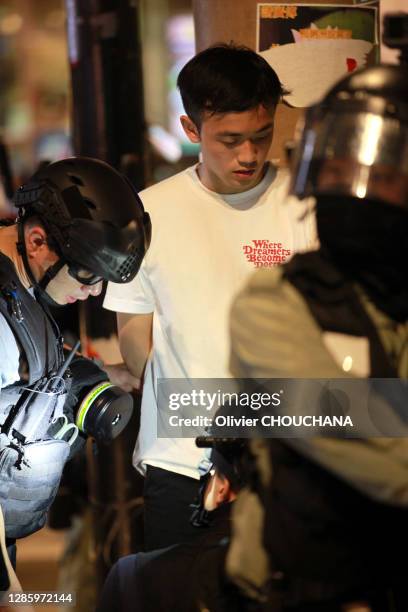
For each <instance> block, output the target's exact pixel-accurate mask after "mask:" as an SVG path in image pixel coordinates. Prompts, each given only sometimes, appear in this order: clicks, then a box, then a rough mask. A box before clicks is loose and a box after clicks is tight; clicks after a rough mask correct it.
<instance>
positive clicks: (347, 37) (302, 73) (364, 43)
mask: <svg viewBox="0 0 408 612" xmlns="http://www.w3.org/2000/svg"><path fill="white" fill-rule="evenodd" d="M378 10H379V0H368V1H367V2H365V1H362V2H359V3H358V4H357V3H356V4H355V5H352V6H351V5H341V4H338V5H333V4H331V5H323V4H288V5H285V4H282V3H276V2H267V3H260V4H258V7H257V51H258V53H260V55H262V56H263V57H264V58H265V59H266V60H267V62H268V63H269V64H270V65H271V66H272V67H273V68H274V70H275V71H276V73H277V74H278V76H279V79H280V81H281V83H282V84H283V86H284V87H285V89H286V90H287V91H288V92H289V93H288V94H287V95H286V96H285V97H284V99H285V102H287V103H288V104H290V105H291V106H295V107H300V108H303V107H306V106H310V105H311V104H314V103H315V102H317V101H318V100H319V99H321V97H322V96H323V95H324V94H325V92H326V91H327V90H328V89H329V88H330V87H331V86H332V85H333V84H334V83H335V82H336V81H338V80H339V79H340V78H342V77H343V76H346V75H347V74H348V73H350V72H353V71H354V70H357V69H358V68H363V67H364V66H366V65H369V64H373V63H376V62H377V61H378V60H379V16H378Z"/></svg>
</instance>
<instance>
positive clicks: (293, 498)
mask: <svg viewBox="0 0 408 612" xmlns="http://www.w3.org/2000/svg"><path fill="white" fill-rule="evenodd" d="M405 19H406V16H405ZM407 100H408V70H407V66H406V65H401V66H397V65H395V66H392V65H379V66H375V67H371V68H367V69H364V70H360V71H357V72H355V73H353V74H351V75H349V76H347V77H346V78H344V79H343V80H341V81H340V82H339V83H338V84H336V85H335V86H334V87H333V88H332V89H331V90H330V91H329V92H328V94H327V95H326V96H325V98H324V99H323V101H322V102H321V103H320V104H318V105H317V106H316V107H314V108H312V109H311V110H310V111H309V112H308V113H307V114H306V119H305V123H304V126H303V129H302V130H301V131H300V133H299V138H298V142H297V150H296V151H295V154H294V163H293V169H292V183H291V191H292V193H293V194H295V195H297V196H298V197H300V198H306V197H309V196H312V197H314V198H315V202H316V205H315V212H316V219H317V228H318V235H319V239H320V243H321V248H320V249H319V250H318V251H314V252H311V253H306V254H301V255H296V256H295V257H294V258H293V260H292V261H291V262H290V263H289V264H288V265H286V266H283V267H282V268H280V269H277V270H273V271H270V272H266V273H263V274H262V275H261V274H256V275H255V276H254V277H253V279H252V280H251V282H250V284H249V285H248V287H247V288H246V289H245V290H244V292H243V293H242V294H241V295H240V296H239V297H238V299H237V301H236V303H235V306H234V308H233V312H232V364H233V373H234V374H235V375H236V376H237V377H240V378H252V379H256V378H264V379H267V378H270V379H272V378H275V377H276V378H284V377H288V378H324V379H330V378H344V377H347V376H351V375H353V374H354V375H355V376H358V375H360V376H367V377H369V378H387V377H390V378H402V379H404V378H405V379H406V378H407V377H408V353H407V347H408V344H407V338H408V276H407V272H406V262H407V260H408V247H407V245H408V242H407V235H408V105H407ZM329 340H330V341H329ZM334 340H335V341H336V342H337V344H336V345H335V344H334ZM341 340H343V342H342V343H341V342H340V341H341ZM346 358H348V359H347V360H346V361H345V359H346ZM357 366H358V368H357ZM354 367H356V369H355V370H354V371H353V368H354ZM350 368H351V369H350ZM363 370H364V371H363ZM404 389H405V391H404ZM395 391H396V393H395V397H390V396H385V397H379V401H382V402H383V403H382V405H383V406H387V407H388V410H389V414H390V415H391V414H392V413H394V414H396V413H397V408H398V401H400V400H402V403H403V404H404V403H405V405H406V399H407V395H406V386H404V384H401V385H399V384H398V383H396V384H395ZM384 400H386V402H384ZM373 401H375V398H374V400H373ZM387 402H388V403H387ZM400 422H401V428H402V429H401V431H404V429H403V428H404V427H406V420H405V419H404V418H401V419H400ZM394 435H396V432H395V433H394ZM407 451H408V443H407V439H406V438H404V437H400V438H396V437H388V438H387V437H385V436H383V437H377V438H368V437H363V436H362V437H361V438H360V439H357V438H355V439H352V440H350V439H340V438H335V437H331V438H330V437H329V438H318V437H316V438H304V439H290V440H289V439H287V440H279V441H278V440H272V439H271V440H268V441H267V440H264V441H263V442H259V443H258V447H257V449H256V453H257V461H256V467H255V470H256V471H257V472H258V475H259V480H258V489H257V502H254V500H253V499H252V500H251V503H248V504H247V505H244V506H241V507H240V508H239V509H237V510H238V512H237V513H236V516H237V517H238V516H242V515H243V514H245V513H246V515H248V514H250V513H254V512H256V508H257V507H258V506H261V507H262V508H263V512H265V520H264V522H263V526H262V540H263V544H262V545H261V546H259V547H258V548H259V550H258V552H259V555H258V556H257V552H256V551H254V554H253V555H252V557H251V558H252V559H260V558H262V553H263V554H267V556H268V559H269V567H268V568H265V566H263V567H262V571H258V572H256V571H255V572H254V565H255V564H254V563H252V564H251V565H249V564H248V563H247V564H245V563H239V562H238V563H234V559H233V558H232V555H230V558H229V559H228V558H227V570H228V573H229V575H230V577H232V579H233V580H234V581H235V582H239V583H240V584H241V585H242V584H243V585H245V584H246V585H247V586H246V592H247V593H248V592H249V588H248V584H249V583H250V582H252V593H256V592H258V594H259V593H260V592H261V591H262V587H263V586H265V585H268V587H269V588H270V593H279V599H280V601H279V603H277V604H276V605H275V606H273V607H272V609H273V610H285V611H286V610H288V611H289V610H291V611H292V610H293V611H298V610H299V611H302V612H306V611H309V610H310V611H313V612H316V611H318V610H324V612H339V611H340V610H342V611H343V610H354V609H359V610H360V609H361V610H367V611H368V610H371V611H379V612H385V611H386V610H387V611H388V610H393V611H398V612H399V611H401V612H402V611H403V610H406V609H407V606H408V603H407V601H408V596H407V590H406V583H405V577H404V576H405V567H404V564H403V563H401V558H402V557H401V554H399V553H402V551H404V550H405V549H406V546H407V545H408V538H407V532H406V522H407V518H408V508H407V507H408V469H407V463H406V460H405V458H406V456H407ZM238 501H239V500H238ZM250 529H251V527H250V525H249V523H243V522H242V521H241V523H240V524H238V523H237V529H236V530H235V535H234V538H235V546H239V541H240V540H243V539H244V538H245V533H246V534H247V535H248V530H250ZM251 533H252V534H253V530H252V532H251ZM255 540H256V538H255ZM258 541H259V540H258ZM233 546H234V540H233ZM233 546H231V549H230V550H233ZM253 548H256V545H255V544H254V545H253ZM259 568H261V564H259ZM254 577H255V578H254ZM264 593H265V591H264ZM258 601H259V608H262V605H263V604H262V600H261V598H260V597H258Z"/></svg>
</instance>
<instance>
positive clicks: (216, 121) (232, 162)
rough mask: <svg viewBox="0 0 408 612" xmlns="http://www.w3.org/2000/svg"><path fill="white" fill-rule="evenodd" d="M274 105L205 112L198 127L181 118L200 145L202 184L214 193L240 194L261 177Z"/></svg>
mask: <svg viewBox="0 0 408 612" xmlns="http://www.w3.org/2000/svg"><path fill="white" fill-rule="evenodd" d="M275 111H276V106H269V107H268V108H265V107H264V106H262V105H260V106H257V107H255V108H252V109H250V110H247V111H243V112H239V113H235V112H234V113H224V114H221V113H216V114H213V115H212V114H210V113H204V116H203V118H202V123H201V129H200V130H198V128H197V127H196V126H195V125H194V123H193V122H192V121H191V119H189V118H188V117H186V116H183V117H182V118H181V122H182V125H183V127H184V130H185V132H186V134H187V136H188V137H189V138H190V140H191V141H192V142H199V143H200V144H201V153H202V164H201V166H200V167H199V175H200V179H201V181H202V183H203V184H204V185H205V186H206V187H207V188H208V189H211V190H212V191H215V192H217V193H225V194H228V193H240V192H243V191H247V190H248V189H251V188H252V187H255V185H257V183H259V181H260V180H261V179H262V176H263V171H264V165H265V161H266V158H267V155H268V151H269V148H270V146H271V143H272V137H273V124H274V117H275Z"/></svg>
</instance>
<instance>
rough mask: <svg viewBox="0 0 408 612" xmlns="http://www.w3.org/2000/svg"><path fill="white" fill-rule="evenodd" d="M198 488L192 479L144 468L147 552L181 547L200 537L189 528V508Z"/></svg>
mask: <svg viewBox="0 0 408 612" xmlns="http://www.w3.org/2000/svg"><path fill="white" fill-rule="evenodd" d="M198 487H199V481H198V480H195V479H194V478H189V477H188V476H182V475H181V474H176V473H175V472H169V471H168V470H162V469H161V468H157V467H153V466H150V465H148V466H147V473H146V478H145V483H144V489H143V496H144V537H145V550H146V551H149V550H155V549H157V548H166V547H167V546H172V545H173V544H181V543H182V542H187V541H189V540H191V539H192V538H194V537H197V536H198V535H200V534H201V530H200V529H199V528H197V527H193V526H192V525H191V524H190V516H191V514H192V508H191V507H190V504H191V503H192V502H193V501H194V500H195V498H196V497H197V494H198Z"/></svg>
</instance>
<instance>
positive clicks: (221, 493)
mask: <svg viewBox="0 0 408 612" xmlns="http://www.w3.org/2000/svg"><path fill="white" fill-rule="evenodd" d="M231 494H232V490H231V485H230V481H229V480H228V478H225V477H222V476H219V477H218V479H217V484H216V497H215V501H216V503H217V506H221V504H223V503H225V502H229V501H231V499H230V498H231Z"/></svg>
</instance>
